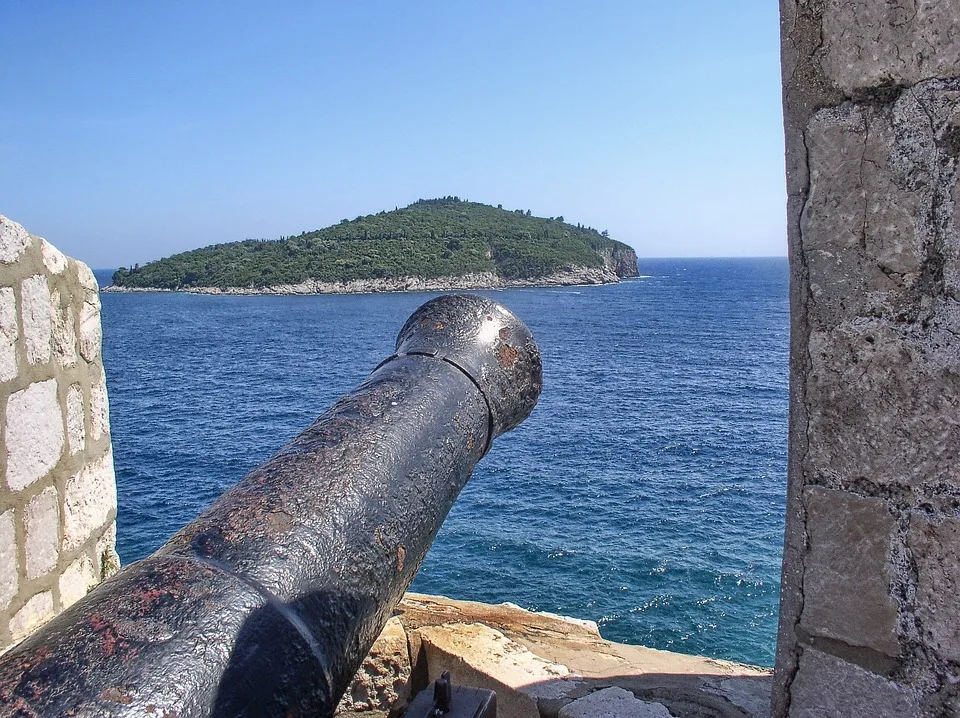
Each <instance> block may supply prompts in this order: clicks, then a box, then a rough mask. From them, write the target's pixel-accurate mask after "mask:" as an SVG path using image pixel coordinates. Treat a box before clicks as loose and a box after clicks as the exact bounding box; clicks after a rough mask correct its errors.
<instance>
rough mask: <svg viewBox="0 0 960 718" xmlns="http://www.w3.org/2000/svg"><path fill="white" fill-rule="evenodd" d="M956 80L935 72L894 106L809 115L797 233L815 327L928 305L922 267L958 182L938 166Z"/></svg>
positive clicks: (910, 313)
mask: <svg viewBox="0 0 960 718" xmlns="http://www.w3.org/2000/svg"><path fill="white" fill-rule="evenodd" d="M956 89H957V88H955V87H953V86H952V85H951V84H950V83H945V82H942V81H929V82H925V83H923V84H922V85H920V86H918V87H916V88H912V89H909V90H905V91H904V92H903V93H902V94H901V95H900V96H899V98H898V99H897V101H896V102H895V103H894V104H893V105H892V107H890V108H883V109H878V108H876V107H874V106H872V105H857V104H852V103H851V104H847V105H843V106H841V107H834V108H828V109H824V110H821V111H820V112H818V113H816V114H815V115H814V116H813V118H812V119H811V121H810V123H809V125H808V128H807V133H806V144H807V148H808V151H809V168H810V191H809V196H808V198H807V202H806V203H805V205H804V209H803V213H802V215H801V234H802V236H803V244H804V259H805V261H806V263H807V265H808V267H809V269H810V289H811V295H812V299H813V302H812V303H811V307H810V318H811V321H812V324H813V326H814V328H817V329H819V328H829V327H833V326H836V325H837V324H838V323H839V322H840V321H841V320H843V319H844V318H851V317H853V316H857V315H863V314H869V315H873V316H881V315H883V316H889V317H891V318H896V319H898V320H899V321H903V319H912V318H914V317H916V316H917V314H918V313H919V312H920V311H922V310H925V309H926V310H929V300H930V296H929V287H927V285H925V284H924V277H923V272H924V269H925V268H926V262H927V260H928V257H927V254H928V253H929V252H930V251H931V249H930V248H931V247H935V246H936V243H937V240H938V236H939V235H940V233H941V232H942V231H943V227H944V226H945V225H946V224H947V223H948V222H949V221H950V218H949V217H948V216H947V214H948V213H945V211H944V209H943V208H944V207H946V206H948V201H947V199H948V198H947V196H946V192H945V188H947V189H949V187H951V186H953V185H954V184H955V182H956V178H955V177H952V176H943V177H941V176H940V175H941V174H942V172H941V169H940V165H941V161H942V156H943V151H942V146H943V145H944V144H945V142H946V139H945V137H946V136H947V135H949V133H950V131H951V130H950V128H951V127H953V126H955V123H956V121H957V119H958V118H957V116H956V115H957V107H958V99H957V92H956ZM938 179H939V180H940V181H939V182H937V181H936V180H938ZM941 215H942V216H941ZM935 251H941V252H942V250H935Z"/></svg>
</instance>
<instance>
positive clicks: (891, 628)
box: [800, 486, 900, 656]
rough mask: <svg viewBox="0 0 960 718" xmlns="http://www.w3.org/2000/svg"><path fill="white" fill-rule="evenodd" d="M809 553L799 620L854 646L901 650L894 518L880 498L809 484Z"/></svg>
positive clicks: (819, 633)
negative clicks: (893, 589) (894, 588)
mask: <svg viewBox="0 0 960 718" xmlns="http://www.w3.org/2000/svg"><path fill="white" fill-rule="evenodd" d="M804 503H805V505H806V509H807V533H808V535H809V546H810V548H809V553H808V554H807V556H806V557H805V558H804V566H805V567H806V572H805V574H804V579H803V596H804V602H803V612H802V614H801V617H800V624H801V626H802V627H803V628H804V629H806V630H807V631H808V632H809V633H811V634H813V635H815V636H825V637H827V638H833V639H836V640H839V641H843V642H845V643H847V644H849V645H852V646H865V647H867V648H872V649H874V650H876V651H881V652H882V653H885V654H887V655H889V656H896V655H898V654H899V653H900V645H899V642H898V640H897V619H898V614H897V604H896V602H895V601H894V600H893V598H892V597H891V596H890V592H889V591H890V589H889V587H890V583H891V581H892V578H893V576H892V569H891V566H890V562H889V553H890V543H891V540H892V537H893V533H894V530H895V528H896V524H895V521H894V517H893V515H892V514H891V513H890V511H889V510H888V509H887V507H886V505H885V504H884V502H883V501H881V500H880V499H865V498H861V497H859V496H854V495H852V494H847V493H845V492H843V491H831V490H829V489H824V488H821V487H817V486H815V487H811V488H808V489H806V490H805V491H804Z"/></svg>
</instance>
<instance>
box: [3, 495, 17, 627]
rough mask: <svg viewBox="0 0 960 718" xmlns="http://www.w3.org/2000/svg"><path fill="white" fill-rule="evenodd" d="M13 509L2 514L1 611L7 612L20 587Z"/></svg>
mask: <svg viewBox="0 0 960 718" xmlns="http://www.w3.org/2000/svg"><path fill="white" fill-rule="evenodd" d="M13 521H14V514H13V509H10V510H9V511H4V512H3V513H2V514H0V611H5V610H7V606H9V605H10V600H11V599H12V598H13V597H14V596H16V595H17V589H18V588H19V586H20V581H19V580H18V570H17V544H16V532H15V529H14V525H13Z"/></svg>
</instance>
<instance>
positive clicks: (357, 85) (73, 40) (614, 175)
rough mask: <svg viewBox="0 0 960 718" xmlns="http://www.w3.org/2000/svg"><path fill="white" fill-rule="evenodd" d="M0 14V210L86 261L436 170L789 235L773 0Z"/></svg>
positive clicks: (738, 242)
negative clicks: (786, 220) (0, 99)
mask: <svg viewBox="0 0 960 718" xmlns="http://www.w3.org/2000/svg"><path fill="white" fill-rule="evenodd" d="M0 31H2V37H3V52H2V60H0V91H2V96H3V101H2V103H0V213H3V214H6V215H8V216H9V217H11V218H13V219H15V220H16V221H19V222H20V223H22V224H24V225H25V226H26V227H27V228H28V229H29V230H30V231H32V232H34V233H35V234H40V235H43V236H46V237H47V238H48V239H50V240H51V241H53V242H54V243H55V244H57V245H58V246H59V247H60V248H61V249H63V250H64V251H66V252H68V253H69V254H72V255H73V256H76V257H79V258H81V259H83V260H85V261H87V262H88V263H90V264H91V265H93V266H94V267H115V266H118V265H121V264H127V265H129V264H133V263H134V262H140V263H143V262H145V261H148V260H150V259H155V258H158V257H160V256H164V255H167V254H171V253H173V252H176V251H181V250H185V249H191V248H194V247H198V246H204V245H208V244H213V243H217V242H225V241H232V240H237V239H243V238H247V237H258V238H260V237H263V238H275V237H278V236H280V235H287V234H297V233H299V232H301V231H303V230H311V229H316V228H319V227H322V226H326V225H328V224H331V223H333V222H337V221H339V220H340V219H342V218H344V217H350V218H353V217H355V216H357V215H360V214H368V213H371V212H377V211H379V210H381V209H393V207H394V206H397V205H400V206H402V205H405V204H408V203H410V202H412V201H414V200H416V199H418V198H420V197H436V196H442V195H447V194H455V195H459V196H460V197H465V198H469V199H471V200H476V201H479V202H486V203H490V204H497V203H502V204H503V205H504V207H507V208H510V209H513V208H523V209H527V208H529V209H531V210H532V211H533V213H534V214H537V215H544V216H553V215H559V214H562V215H563V216H564V217H565V218H566V219H567V221H573V222H582V223H584V224H588V225H592V226H594V227H597V228H598V229H608V230H609V231H610V235H611V236H612V237H614V238H616V239H620V240H622V241H625V242H627V243H629V244H631V245H633V246H634V247H636V249H637V251H638V253H639V254H640V255H641V256H650V257H656V256H749V255H782V254H785V252H786V241H785V229H784V202H785V190H784V180H783V136H782V128H781V110H780V82H779V72H780V70H779V52H778V17H777V3H775V2H772V1H771V0H737V2H733V3H719V2H715V1H714V0H701V1H699V2H694V1H689V2H653V1H652V0H619V1H612V0H611V1H607V0H592V1H591V2H584V1H583V0H552V1H547V0H544V1H542V2H526V1H524V0H510V1H501V0H483V2H471V3H467V2H457V1H456V0H444V1H443V2H432V1H422V2H421V1H419V0H402V1H401V0H371V1H369V2H367V1H365V0H356V1H351V2H344V1H341V2H307V1H306V0H305V1H303V2H290V1H285V0H278V1H276V2H267V1H266V0H257V1H255V2H254V1H248V0H231V1H230V2H225V1H224V2H214V1H212V0H136V1H135V2H132V1H131V0H117V1H115V2H105V1H104V2H101V1H95V0H84V1H82V2H81V1H80V0H74V1H72V2H67V1H66V0H63V1H57V0H43V1H42V2H37V1H33V0H2V2H0Z"/></svg>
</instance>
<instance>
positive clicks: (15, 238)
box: [0, 214, 30, 264]
mask: <svg viewBox="0 0 960 718" xmlns="http://www.w3.org/2000/svg"><path fill="white" fill-rule="evenodd" d="M29 246H30V235H29V234H28V233H27V230H25V229H24V228H23V227H21V226H20V225H19V224H17V223H16V222H14V221H13V220H10V219H7V218H6V217H4V216H3V215H2V214H0V263H3V264H12V263H13V262H16V261H17V260H18V259H20V257H22V256H23V253H24V252H25V251H26V250H27V247H29Z"/></svg>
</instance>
